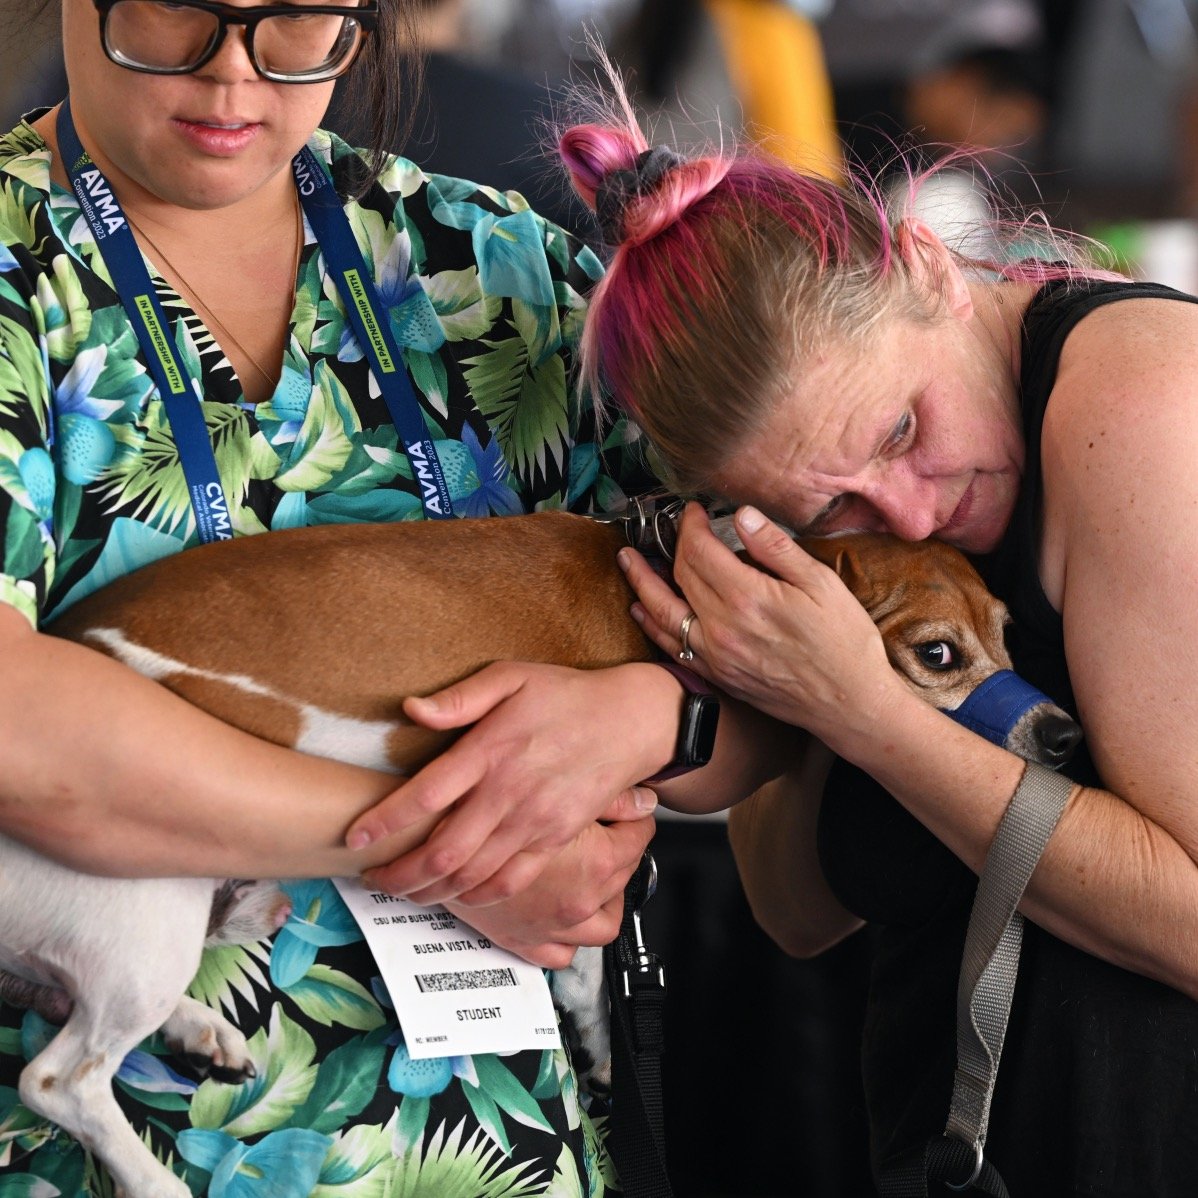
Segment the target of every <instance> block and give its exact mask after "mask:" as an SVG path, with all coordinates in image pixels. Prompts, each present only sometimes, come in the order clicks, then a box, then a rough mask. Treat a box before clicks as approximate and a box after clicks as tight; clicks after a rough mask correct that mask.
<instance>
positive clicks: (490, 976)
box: [416, 969, 517, 994]
mask: <svg viewBox="0 0 1198 1198" xmlns="http://www.w3.org/2000/svg"><path fill="white" fill-rule="evenodd" d="M516 984H517V983H516V975H515V974H514V973H513V972H512V971H511V970H510V969H467V970H463V971H462V972H460V973H418V974H417V975H416V985H417V986H419V987H420V992H421V994H430V993H436V992H437V991H441V990H492V989H495V988H496V987H497V986H515V985H516Z"/></svg>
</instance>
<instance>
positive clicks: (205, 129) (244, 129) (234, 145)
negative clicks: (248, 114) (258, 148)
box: [172, 116, 262, 158]
mask: <svg viewBox="0 0 1198 1198" xmlns="http://www.w3.org/2000/svg"><path fill="white" fill-rule="evenodd" d="M172 124H173V125H174V126H175V128H176V129H178V130H179V132H180V133H182V135H183V136H184V137H185V138H186V139H187V140H188V141H189V142H190V143H191V144H192V145H193V146H195V147H196V148H197V149H198V150H200V151H201V152H203V153H206V154H211V155H214V156H216V157H218V158H226V157H230V156H232V155H235V154H239V153H241V152H242V151H243V150H244V149H246V147H247V146H249V145H250V143H251V142H253V141H254V139H255V138H256V137H257V136H258V133H259V131H260V130H261V129H262V125H261V124H260V123H258V122H257V121H248V120H244V119H241V118H238V117H213V116H200V117H175V118H174V120H173V121H172Z"/></svg>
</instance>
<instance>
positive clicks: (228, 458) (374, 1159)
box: [0, 125, 655, 1198]
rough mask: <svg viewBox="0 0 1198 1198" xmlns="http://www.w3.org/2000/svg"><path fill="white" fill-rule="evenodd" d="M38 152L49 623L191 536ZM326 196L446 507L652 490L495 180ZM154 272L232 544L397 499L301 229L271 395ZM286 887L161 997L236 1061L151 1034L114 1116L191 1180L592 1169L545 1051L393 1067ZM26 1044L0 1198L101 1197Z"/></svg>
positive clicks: (2, 264)
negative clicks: (433, 451) (23, 1095)
mask: <svg viewBox="0 0 1198 1198" xmlns="http://www.w3.org/2000/svg"><path fill="white" fill-rule="evenodd" d="M311 144H312V147H313V149H314V152H316V153H317V154H319V155H320V156H322V157H323V159H324V160H325V162H326V163H328V164H329V166H330V169H331V171H332V174H333V177H334V181H335V184H336V186H338V187H339V188H340V189H341V193H342V194H343V195H346V196H347V195H348V194H349V192H350V189H351V184H352V183H353V179H354V176H355V174H356V170H357V164H358V163H359V159H358V157H357V155H356V153H355V152H354V151H353V150H352V149H350V148H349V147H347V146H345V145H344V143H342V142H340V141H338V140H337V139H336V138H334V137H332V136H331V135H328V134H325V133H321V132H318V133H317V134H316V135H315V136H314V138H313V139H312V143H311ZM49 163H50V155H49V151H48V149H47V147H46V146H45V143H44V142H43V141H42V139H41V138H40V136H39V135H38V134H37V132H36V131H35V130H33V129H32V128H31V127H30V126H28V125H21V126H18V128H17V129H15V130H14V131H12V132H11V133H9V134H8V135H5V136H0V602H7V603H10V604H12V605H14V606H15V607H16V608H17V609H18V610H20V611H22V612H23V613H24V614H25V615H26V616H27V617H28V618H30V620H31V621H34V622H36V624H37V625H38V626H39V627H46V628H48V629H51V630H52V627H53V624H52V622H53V619H54V617H55V616H56V615H57V614H58V613H60V612H62V611H64V610H66V609H67V608H69V607H70V606H71V605H72V604H74V603H76V602H78V601H79V600H81V599H83V598H84V597H86V596H88V595H91V594H93V593H94V592H95V591H97V590H99V589H101V588H103V587H105V586H107V585H108V584H109V583H110V582H113V581H115V580H116V579H118V578H121V577H124V576H125V575H127V574H129V573H131V572H133V571H136V570H139V569H141V568H142V567H143V566H146V565H148V564H150V563H151V562H154V561H156V560H159V559H160V558H162V557H165V556H167V555H169V554H174V553H179V552H184V551H187V550H189V549H191V548H192V547H194V546H195V545H196V544H197V536H196V529H195V520H194V517H193V514H192V511H191V508H190V503H189V497H188V493H187V488H186V485H185V480H184V478H183V474H182V470H181V468H180V464H179V455H178V449H177V447H176V444H175V441H174V437H173V434H172V432H171V429H170V427H169V425H168V422H167V420H166V417H165V414H164V411H163V405H162V403H161V400H160V397H159V396H158V394H157V391H156V389H155V386H154V383H153V378H152V376H151V374H150V373H149V371H148V370H147V366H146V362H145V360H144V358H143V355H142V353H141V349H140V346H139V344H138V342H137V338H136V336H135V334H134V331H133V328H132V326H131V325H130V323H129V320H128V317H127V316H126V314H125V311H124V309H123V308H122V306H121V305H120V304H119V303H118V302H116V300H115V298H114V296H113V292H112V290H111V287H110V277H109V274H108V271H107V267H106V266H105V264H104V262H103V260H102V258H101V256H100V254H99V252H98V250H97V247H96V245H95V242H94V240H93V239H92V237H91V234H90V231H89V230H88V228H87V225H86V222H84V221H83V220H82V218H81V215H80V213H79V209H78V206H77V204H76V202H75V199H74V196H73V195H71V194H70V193H68V192H64V191H62V190H60V189H52V188H51V184H50V177H49ZM345 211H346V214H347V216H348V219H349V221H350V224H351V227H352V228H353V230H354V234H355V237H356V239H357V241H358V244H359V245H360V246H361V247H362V249H363V253H364V256H365V258H366V261H367V263H368V265H369V268H370V269H372V270H373V271H374V272H375V277H376V281H377V283H378V285H379V288H380V292H381V293H382V294H383V295H384V297H385V302H386V304H387V306H388V307H389V309H390V312H391V318H392V323H393V327H394V329H395V331H396V333H397V335H398V337H399V339H400V341H401V342H402V343H404V357H405V364H406V367H407V371H408V376H409V378H410V379H411V381H412V384H413V387H414V388H415V390H416V393H417V397H418V401H419V403H420V405H421V410H422V413H423V415H424V419H425V423H426V426H427V428H428V431H429V436H430V438H431V440H433V441H434V442H435V444H436V448H437V452H438V456H439V457H440V459H441V463H442V468H443V470H444V471H445V475H446V478H447V480H448V481H449V483H450V486H451V488H452V491H453V495H454V509H455V514H456V515H459V516H463V517H471V518H474V517H492V516H503V515H507V514H510V513H515V512H522V511H537V510H547V509H556V508H566V507H568V508H571V509H573V510H576V511H592V510H596V509H599V508H604V507H611V506H614V505H617V504H619V503H621V502H622V501H623V497H624V496H625V495H626V494H629V493H634V492H636V491H638V490H647V489H650V488H652V487H654V486H655V482H654V480H653V479H652V478H650V477H648V475H647V474H646V472H645V470H644V466H643V460H642V459H643V455H642V453H641V451H640V447H639V444H638V443H637V441H636V439H635V437H633V436H628V435H626V434H625V431H624V429H623V427H622V426H617V427H616V428H613V429H612V430H611V431H610V432H609V433H608V434H607V435H605V436H603V437H601V436H600V435H599V434H598V431H597V430H596V428H595V424H594V417H593V414H592V412H591V409H590V406H589V405H588V404H587V403H585V402H582V401H580V400H579V398H578V397H577V396H575V395H574V394H573V393H572V392H571V389H570V380H571V379H572V378H573V373H574V372H573V354H574V351H575V349H576V346H577V342H578V338H579V336H580V333H581V324H582V317H583V313H584V311H585V298H584V297H585V296H586V294H587V291H588V289H589V288H590V286H591V284H592V283H593V282H594V281H595V280H596V279H597V278H598V277H599V276H600V273H601V268H600V267H599V263H598V260H597V259H596V258H595V256H594V255H593V254H592V253H591V251H590V250H588V249H586V248H585V247H583V246H581V245H580V244H579V243H578V242H577V241H575V240H574V239H573V238H571V237H570V236H568V235H567V234H565V233H563V232H562V231H561V230H559V229H556V228H554V227H553V226H551V225H547V224H546V223H545V222H544V221H543V220H542V219H541V218H540V217H538V216H536V215H535V214H533V213H532V212H530V211H529V210H528V209H527V207H526V206H524V204H523V201H520V200H518V199H517V198H514V197H509V196H505V195H501V194H500V193H498V192H496V191H494V190H493V189H490V188H487V187H479V186H477V185H475V184H473V183H470V182H467V181H465V180H460V179H447V178H442V177H429V176H426V175H425V174H423V173H422V172H421V171H420V170H419V169H418V168H417V167H415V166H414V165H412V164H411V163H408V162H404V161H402V160H400V159H396V160H394V161H393V162H392V163H391V164H390V165H389V166H388V168H387V169H386V170H385V171H384V173H383V176H382V178H381V180H380V182H379V183H378V184H377V185H375V186H374V187H373V188H372V189H371V190H369V191H368V192H367V193H366V194H365V195H363V196H362V197H361V198H359V199H354V200H350V199H346V200H345ZM247 285H249V284H248V282H247ZM155 286H156V288H157V290H158V295H159V299H160V300H161V301H162V304H163V307H164V310H165V311H166V312H167V315H168V321H169V323H170V325H171V332H172V337H173V339H174V341H175V343H176V344H177V345H178V347H179V350H180V353H181V355H182V357H183V359H184V360H185V362H186V363H187V364H188V366H189V368H190V369H191V370H192V372H193V375H194V382H195V386H196V394H197V400H196V402H198V403H199V402H202V413H203V417H204V421H205V424H206V426H207V428H208V431H209V434H210V436H211V439H212V442H213V446H214V451H215V454H216V458H217V464H218V469H219V473H220V476H221V481H222V484H223V486H224V490H225V493H226V498H227V500H228V504H229V512H230V518H231V521H232V525H233V531H234V534H235V535H236V536H239V537H241V536H249V535H257V534H259V533H263V532H265V531H267V530H270V529H283V528H295V527H301V526H304V525H315V524H331V523H345V522H354V521H374V522H379V521H398V520H419V519H422V518H423V515H424V513H423V509H422V507H421V498H420V491H419V486H418V484H417V482H416V480H415V478H414V474H413V471H412V468H411V465H410V463H409V462H408V460H407V458H406V456H405V454H404V451H403V448H402V446H400V444H399V441H398V437H397V435H396V432H395V427H394V425H393V424H392V422H391V420H390V417H389V415H388V412H387V409H386V405H385V403H384V402H383V400H382V398H381V395H380V392H379V388H378V385H377V381H376V380H375V379H374V377H373V375H372V374H371V373H370V370H369V368H368V365H367V362H366V360H365V359H364V357H363V355H362V353H361V350H360V348H359V347H358V346H357V344H356V342H355V341H354V339H353V337H352V336H351V335H350V334H349V333H348V332H347V326H346V320H345V312H344V308H343V306H342V303H341V299H340V297H339V295H338V294H337V291H336V287H335V286H334V284H333V281H332V279H331V278H330V276H329V273H328V270H327V266H326V263H325V260H324V257H323V255H322V254H321V253H320V250H319V247H318V246H317V244H316V243H315V241H314V240H312V239H311V237H310V236H309V240H308V241H307V243H306V244H305V246H304V247H303V252H302V256H301V261H300V266H299V270H298V272H297V291H296V296H295V301H294V308H293V312H292V317H291V326H290V329H289V335H288V338H287V342H286V351H285V355H284V359H283V363H282V365H283V370H282V374H281V377H280V380H279V384H278V386H277V387H276V389H275V392H274V394H273V395H272V396H271V397H270V398H269V400H267V401H265V402H263V403H260V404H258V405H257V406H256V407H254V406H251V405H248V404H246V403H245V397H244V395H243V394H242V392H241V389H240V384H239V382H238V380H237V378H236V376H235V374H234V372H233V371H232V368H231V367H230V365H229V363H228V361H227V359H226V357H225V355H224V353H223V350H222V349H221V346H220V344H219V342H218V340H217V339H216V337H215V336H214V335H213V333H212V331H210V330H208V329H206V328H205V327H204V324H203V322H202V320H201V319H200V318H199V316H198V315H197V314H196V313H195V312H194V311H193V310H191V308H190V307H189V305H188V304H187V302H186V301H184V300H183V299H182V298H181V297H180V296H179V295H177V294H176V293H175V292H174V291H172V290H171V288H170V286H169V285H168V284H167V283H166V282H165V280H163V279H162V278H160V277H159V278H156V279H155ZM200 396H202V401H201V400H200V399H199V397H200ZM267 582H269V580H267ZM203 601H204V597H203V596H197V602H198V603H202V602H203ZM265 634H266V635H269V632H268V631H267V632H266V633H265ZM287 649H288V647H287V646H279V651H280V652H286V651H287ZM98 710H102V704H100V705H98ZM117 714H118V713H109V712H103V718H115V717H116V715H117ZM187 801H188V796H186V795H180V796H178V802H180V803H185V802H187ZM285 885H286V888H287V890H288V893H289V896H290V897H291V899H292V903H293V912H292V915H291V917H290V918H289V920H288V922H287V924H286V925H285V926H284V927H283V928H282V929H280V931H279V932H278V933H276V934H275V935H274V936H273V937H271V938H270V939H268V940H264V941H262V942H260V943H258V944H251V945H239V946H222V947H218V948H212V949H208V950H206V951H205V953H204V955H203V959H202V961H201V964H200V968H199V970H198V972H197V974H196V976H195V978H194V979H193V981H192V983H191V986H190V988H189V993H190V994H191V996H192V997H193V998H195V999H196V1000H198V1001H200V1002H202V1003H205V1004H207V1005H208V1006H210V1007H212V1008H213V1009H214V1010H216V1011H219V1012H220V1013H221V1014H222V1015H223V1016H224V1017H226V1018H228V1019H229V1020H230V1021H232V1022H233V1023H234V1024H236V1025H237V1026H238V1027H239V1028H240V1029H241V1031H242V1033H243V1034H244V1035H245V1037H246V1039H247V1042H248V1044H249V1048H250V1053H251V1055H252V1058H253V1060H254V1063H255V1068H256V1070H257V1073H256V1076H254V1077H252V1078H250V1079H249V1080H248V1081H246V1082H244V1083H242V1084H240V1085H229V1084H226V1083H224V1082H219V1081H216V1080H215V1079H211V1078H209V1079H208V1080H204V1081H201V1082H197V1081H194V1080H193V1079H192V1078H191V1077H189V1076H188V1075H186V1074H185V1073H183V1072H182V1071H181V1070H182V1066H181V1064H180V1063H179V1062H178V1061H176V1060H175V1059H174V1058H173V1057H172V1056H171V1055H170V1053H169V1052H168V1050H167V1048H166V1046H165V1045H164V1044H163V1043H162V1039H161V1037H158V1036H154V1037H150V1038H149V1039H148V1040H147V1041H146V1042H145V1043H143V1044H142V1045H139V1046H138V1047H137V1048H136V1049H135V1050H134V1051H133V1052H131V1053H129V1054H128V1056H127V1057H126V1059H125V1060H124V1061H123V1062H122V1065H121V1069H120V1071H119V1073H118V1077H117V1082H116V1084H115V1086H114V1095H115V1097H116V1099H117V1101H118V1102H119V1104H120V1105H121V1107H122V1109H123V1111H124V1112H125V1114H126V1115H127V1117H128V1118H129V1119H130V1121H131V1122H132V1124H133V1126H134V1128H135V1129H136V1131H137V1134H138V1135H139V1136H140V1137H141V1138H142V1139H143V1140H144V1142H145V1143H147V1144H148V1145H149V1147H150V1148H151V1151H152V1152H153V1153H154V1154H155V1156H156V1157H157V1158H158V1159H159V1160H161V1161H163V1162H165V1163H167V1164H168V1165H169V1167H170V1168H172V1170H173V1171H174V1172H175V1173H176V1174H177V1175H178V1176H180V1177H181V1178H183V1179H184V1181H185V1183H186V1184H187V1185H188V1187H189V1188H190V1189H191V1191H192V1193H193V1194H195V1195H197V1196H200V1195H207V1196H209V1198H258V1196H262V1198H266V1196H267V1195H269V1196H270V1198H291V1196H292V1195H295V1198H300V1196H301V1195H309V1194H311V1195H316V1196H319V1198H434V1196H435V1198H534V1196H543V1195H552V1196H553V1198H564V1196H566V1195H569V1196H570V1198H574V1195H578V1196H579V1198H581V1196H582V1195H584V1194H586V1195H599V1194H603V1193H605V1192H609V1191H612V1190H614V1189H615V1188H616V1186H615V1179H614V1176H613V1175H611V1170H610V1161H609V1159H608V1158H607V1157H606V1155H605V1153H604V1152H603V1150H602V1130H601V1129H602V1128H604V1127H605V1126H606V1124H605V1121H604V1107H603V1104H602V1103H601V1102H600V1101H598V1100H595V1101H590V1100H584V1099H583V1098H582V1097H581V1096H580V1095H579V1092H578V1087H577V1081H576V1077H575V1074H574V1070H573V1068H572V1066H571V1064H570V1061H569V1058H568V1056H567V1054H566V1052H565V1051H563V1050H557V1051H553V1052H524V1053H517V1054H514V1055H512V1056H507V1057H503V1058H502V1059H500V1058H498V1057H495V1056H480V1057H449V1058H444V1059H442V1060H440V1061H434V1062H424V1061H421V1062H415V1061H412V1060H411V1058H410V1056H409V1055H408V1053H407V1049H406V1046H405V1045H404V1042H403V1036H402V1034H401V1032H400V1029H399V1026H398V1023H397V1020H396V1015H395V1012H394V1011H393V1010H392V1009H391V1007H390V1005H389V1002H388V1001H386V1000H385V993H386V991H385V987H384V986H383V985H382V983H381V982H380V980H379V978H378V968H377V966H376V964H375V962H374V960H373V958H372V956H371V954H370V951H369V949H368V947H367V946H366V944H365V942H364V941H363V939H362V937H361V933H360V932H359V930H358V929H357V926H356V924H354V922H353V920H352V919H351V918H350V917H349V915H348V912H347V911H345V909H344V904H343V903H341V901H340V898H339V896H338V895H337V893H336V890H335V888H334V887H333V886H332V885H331V883H330V882H329V881H328V880H327V879H316V880H310V881H298V882H288V883H286V884H285ZM140 967H143V968H153V963H152V962H146V963H143V964H142V965H141V966H140ZM53 1034H54V1029H53V1028H52V1027H51V1026H50V1025H48V1024H47V1023H46V1022H45V1021H44V1020H42V1019H40V1018H39V1017H37V1016H36V1015H34V1014H33V1013H31V1012H23V1011H20V1010H18V1009H16V1008H13V1007H11V1006H8V1005H0V1198H9V1196H20V1198H24V1196H26V1195H38V1196H42V1195H45V1196H46V1198H49V1196H51V1195H54V1194H63V1195H70V1196H71V1198H114V1186H113V1182H112V1179H111V1178H110V1177H109V1176H108V1174H107V1173H106V1172H105V1170H104V1169H103V1167H102V1166H101V1165H100V1164H99V1162H98V1161H96V1160H95V1158H94V1157H93V1156H92V1155H91V1154H90V1153H89V1152H87V1151H86V1150H85V1149H84V1148H83V1147H82V1146H81V1145H79V1144H76V1143H75V1142H74V1141H72V1140H70V1139H69V1138H68V1137H66V1136H65V1135H63V1134H62V1133H61V1132H60V1131H59V1130H58V1129H56V1128H55V1127H53V1126H52V1125H51V1124H49V1123H47V1122H46V1121H45V1120H44V1119H42V1118H40V1117H39V1116H36V1115H34V1114H33V1113H32V1112H30V1111H29V1110H27V1109H26V1108H25V1107H24V1105H23V1104H22V1103H21V1101H20V1098H19V1095H18V1092H17V1089H16V1084H17V1077H18V1075H19V1072H20V1070H21V1068H22V1067H23V1065H24V1063H25V1062H26V1061H27V1060H28V1059H29V1058H30V1056H31V1055H33V1054H35V1053H36V1052H37V1051H39V1050H40V1048H41V1047H42V1046H44V1045H45V1044H46V1043H47V1042H48V1040H49V1039H50V1037H51V1036H52V1035H53Z"/></svg>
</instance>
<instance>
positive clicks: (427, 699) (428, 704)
mask: <svg viewBox="0 0 1198 1198" xmlns="http://www.w3.org/2000/svg"><path fill="white" fill-rule="evenodd" d="M411 700H412V701H413V702H415V703H420V704H422V705H423V706H424V707H425V708H426V709H427V710H428V711H436V710H437V708H438V707H439V706H440V704H438V702H437V700H436V699H434V698H433V696H432V695H412V696H411Z"/></svg>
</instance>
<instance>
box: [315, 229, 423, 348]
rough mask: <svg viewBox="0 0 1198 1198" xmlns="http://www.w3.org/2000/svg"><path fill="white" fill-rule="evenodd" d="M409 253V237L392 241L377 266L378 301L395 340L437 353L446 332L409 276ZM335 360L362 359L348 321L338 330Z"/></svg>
mask: <svg viewBox="0 0 1198 1198" xmlns="http://www.w3.org/2000/svg"><path fill="white" fill-rule="evenodd" d="M411 251H412V243H411V241H410V240H409V239H408V237H406V236H401V237H395V238H393V239H392V241H391V244H390V245H389V246H388V247H387V252H386V253H385V254H384V255H383V257H382V259H381V261H379V262H378V263H377V264H376V268H375V275H376V278H375V287H376V289H377V290H378V295H379V302H380V303H381V304H382V305H383V307H384V308H385V309H386V310H387V311H388V312H389V313H390V315H391V331H392V332H393V333H394V334H395V339H396V341H398V342H399V344H400V345H408V346H411V347H412V348H413V349H419V350H423V351H424V352H425V353H430V354H431V353H436V351H437V350H439V349H440V348H441V346H442V345H444V343H445V330H444V329H443V328H442V327H441V322H440V320H439V319H438V318H437V313H436V310H435V309H434V308H433V304H432V301H431V300H430V299H429V298H428V296H427V295H425V293H424V288H423V287H421V286H420V280H419V279H417V278H416V277H415V276H414V275H412V274H411V273H410V270H411V261H412V252H411ZM337 357H338V359H339V360H340V361H342V362H358V361H360V360H361V358H362V347H361V345H359V344H358V339H357V336H356V335H355V334H354V330H353V326H352V325H351V324H350V323H349V321H348V320H347V321H346V322H345V326H344V328H343V329H342V330H341V345H340V348H339V349H338V350H337Z"/></svg>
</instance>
